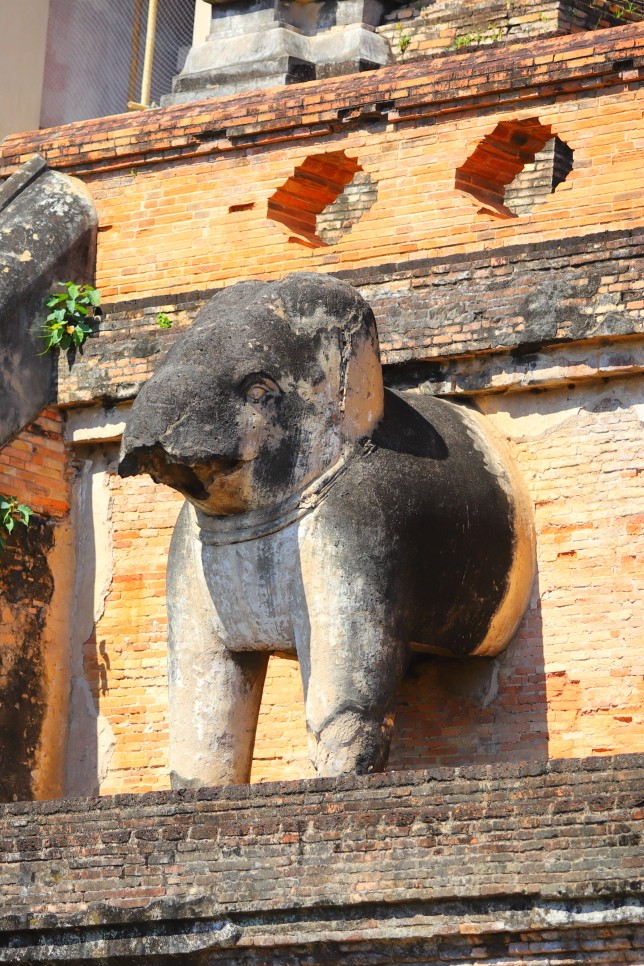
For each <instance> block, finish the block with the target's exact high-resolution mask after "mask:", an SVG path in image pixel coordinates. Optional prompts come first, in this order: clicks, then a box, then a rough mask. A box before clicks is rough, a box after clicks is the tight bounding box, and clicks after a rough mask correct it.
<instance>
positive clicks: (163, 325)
mask: <svg viewBox="0 0 644 966" xmlns="http://www.w3.org/2000/svg"><path fill="white" fill-rule="evenodd" d="M157 325H158V326H159V328H160V329H171V328H172V325H173V322H172V319H171V318H170V317H169V316H167V315H166V314H165V312H159V314H158V315H157Z"/></svg>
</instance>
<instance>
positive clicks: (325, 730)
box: [298, 608, 408, 775]
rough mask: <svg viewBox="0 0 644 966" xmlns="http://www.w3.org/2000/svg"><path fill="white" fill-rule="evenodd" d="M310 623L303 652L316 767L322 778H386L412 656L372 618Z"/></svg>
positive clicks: (329, 617)
mask: <svg viewBox="0 0 644 966" xmlns="http://www.w3.org/2000/svg"><path fill="white" fill-rule="evenodd" d="M309 617H310V619H311V618H312V619H311V632H310V638H309V641H308V647H306V646H303V647H302V648H301V649H300V648H298V652H299V656H300V668H301V672H302V680H303V683H304V694H305V701H306V724H307V732H308V737H309V754H310V756H311V761H312V762H313V764H314V766H315V769H316V771H317V773H318V775H342V774H351V773H353V774H367V773H369V772H376V771H383V770H384V768H385V766H386V764H387V758H388V756H389V746H390V743H391V736H392V732H393V727H394V713H393V707H394V702H395V698H396V692H397V689H398V685H399V683H400V681H401V679H402V676H403V674H404V671H405V668H406V666H407V661H408V649H407V647H406V646H405V645H404V644H403V643H402V642H401V641H400V640H399V639H398V638H397V637H396V636H394V635H392V634H391V633H390V632H389V631H388V629H387V628H386V627H383V625H382V624H381V623H379V622H378V621H377V620H374V619H373V618H372V616H371V615H370V614H369V613H368V612H365V611H360V612H354V613H346V612H344V613H340V614H336V615H333V614H330V613H329V612H328V611H326V612H325V610H324V609H323V608H321V609H320V611H319V612H318V613H315V614H310V615H309ZM338 618H339V619H338Z"/></svg>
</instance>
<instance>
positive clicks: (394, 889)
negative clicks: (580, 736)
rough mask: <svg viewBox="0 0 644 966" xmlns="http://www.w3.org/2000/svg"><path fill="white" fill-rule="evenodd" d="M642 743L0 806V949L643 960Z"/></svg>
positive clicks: (404, 959)
mask: <svg viewBox="0 0 644 966" xmlns="http://www.w3.org/2000/svg"><path fill="white" fill-rule="evenodd" d="M643 777H644V756H637V755H624V756H618V757H612V758H611V757H596V758H592V759H573V760H558V761H550V762H548V763H543V764H517V765H503V766H489V765H488V766H481V767H469V768H458V769H447V768H437V769H433V770H431V771H419V772H392V773H389V774H385V775H374V776H369V777H361V778H356V777H345V778H341V779H317V780H313V781H307V782H291V783H288V782H285V783H280V784H278V783H273V784H265V785H254V786H234V787H230V788H210V789H201V790H187V791H183V792H158V793H153V794H147V795H140V796H134V795H118V796H114V797H105V798H101V799H76V800H68V801H50V802H40V803H15V804H13V805H5V806H3V807H2V810H1V812H0V837H1V840H2V856H1V861H0V884H1V887H2V895H3V906H2V912H1V914H0V963H16V964H17V963H40V962H48V963H75V964H81V963H92V962H101V963H110V964H112V963H113V964H117V963H120V964H123V963H128V964H130V963H132V964H134V963H155V964H169V963H175V962H185V963H190V964H201V963H255V964H260V963H266V962H269V961H270V963H271V964H295V963H307V964H323V963H334V964H340V963H342V964H356V966H357V964H365V963H374V964H375V963H378V964H390V963H424V964H427V963H452V964H463V963H469V962H480V963H490V964H491V963H494V964H497V966H498V964H507V966H510V964H517V963H526V964H533V966H535V964H540V966H541V964H544V966H545V964H550V966H553V964H557V966H561V964H571V963H584V964H595V963H597V964H599V963H602V964H606V963H609V964H617V963H620V964H621V963H633V964H635V963H640V964H641V962H642V958H643V956H644V930H643V929H642V924H643V922H644V916H643V906H642V898H643V897H642V893H641V879H640V878H639V875H638V872H639V870H641V866H642V862H643V855H642V850H641V846H640V834H639V831H640V830H639V826H638V822H639V823H641V818H642V815H643V812H642V789H643V788H644V783H643Z"/></svg>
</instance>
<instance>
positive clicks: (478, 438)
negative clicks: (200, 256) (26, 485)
mask: <svg viewBox="0 0 644 966" xmlns="http://www.w3.org/2000/svg"><path fill="white" fill-rule="evenodd" d="M143 472H145V473H149V474H150V475H151V476H152V478H153V479H154V480H155V481H156V482H157V483H165V484H167V485H169V486H171V487H174V488H175V489H176V490H178V491H179V492H180V493H182V494H183V495H184V496H185V497H186V503H185V505H184V507H183V509H182V511H181V513H180V515H179V519H178V521H177V525H176V528H175V531H174V536H173V539H172V545H171V549H170V556H169V560H168V586H167V593H168V611H169V635H170V639H169V649H170V656H169V680H170V740H171V769H172V780H173V785H174V787H185V786H195V785H216V784H227V783H234V782H247V781H248V779H249V774H250V767H251V761H252V756H253V744H254V740H255V730H256V726H257V716H258V712H259V705H260V700H261V695H262V688H263V683H264V677H265V673H266V667H267V662H268V658H269V655H270V654H271V653H272V652H290V653H294V654H297V657H298V658H299V663H300V669H301V673H302V680H303V683H304V694H305V701H306V723H307V729H308V735H309V743H310V754H311V759H312V761H313V763H314V765H315V768H316V770H317V772H318V773H319V774H320V775H337V774H342V773H345V772H358V773H360V772H369V771H377V770H381V769H383V768H384V767H385V764H386V761H387V755H388V751H389V744H390V740H391V734H392V729H393V726H394V719H393V707H394V701H395V697H396V691H397V688H398V685H399V683H400V681H401V678H402V676H403V674H404V672H405V669H406V667H407V664H408V662H409V658H410V655H411V653H412V650H413V649H419V650H423V651H429V652H431V653H435V654H440V655H448V656H450V657H462V658H467V657H469V656H471V655H492V654H496V653H498V651H500V650H501V649H502V648H504V647H505V646H506V645H507V644H508V642H509V641H510V639H511V638H512V636H513V634H514V632H515V630H516V628H517V625H518V623H519V621H520V619H521V616H522V614H523V612H524V609H525V607H526V604H527V601H528V596H529V593H530V588H531V584H532V580H533V575H534V538H533V530H532V522H531V512H530V508H529V502H528V498H527V496H526V494H525V491H524V489H523V486H522V484H521V481H520V480H519V478H518V475H517V472H516V470H515V468H514V466H513V464H512V461H511V459H510V457H509V455H508V453H507V452H506V449H505V445H504V443H503V442H502V441H501V440H500V439H497V438H496V437H495V436H494V435H493V434H492V433H491V430H490V428H489V426H488V424H487V423H486V422H485V421H484V419H483V417H481V416H480V415H479V414H477V413H476V412H474V411H473V410H471V409H468V408H465V407H463V406H460V405H456V404H453V403H449V402H445V401H443V400H440V399H436V398H433V397H430V396H427V395H422V394H420V393H405V394H400V393H397V392H393V391H390V390H387V389H384V388H383V380H382V371H381V365H380V359H379V352H378V337H377V332H376V325H375V320H374V317H373V313H372V311H371V309H370V307H369V305H368V304H367V303H366V302H365V301H364V299H363V298H362V297H361V296H360V295H359V294H358V292H357V291H355V290H354V289H353V288H351V286H349V285H346V284H344V283H343V282H340V281H338V280H337V279H334V278H332V277H328V276H324V275H314V274H296V275H289V276H287V277H286V278H284V279H283V280H282V281H277V282H270V283H265V282H241V283H239V284H237V285H233V286H232V287H230V288H227V289H225V290H223V291H222V292H221V293H219V294H217V295H216V296H215V297H214V298H213V299H212V300H211V301H210V302H209V303H208V304H207V305H206V306H205V307H204V308H203V309H202V310H201V312H199V314H198V315H197V317H196V319H195V321H194V323H193V325H192V326H191V327H190V329H189V330H188V331H187V332H186V333H185V335H183V336H181V337H180V338H179V339H178V341H177V342H176V343H175V345H174V346H173V347H172V349H171V350H170V352H169V353H168V355H167V357H166V359H165V360H164V362H163V363H162V364H161V365H160V366H159V368H158V369H157V371H156V372H155V374H154V375H153V376H152V378H151V379H150V380H149V381H148V382H147V383H146V384H145V385H144V387H143V389H142V390H141V392H140V394H139V397H138V399H137V400H136V402H135V404H134V407H133V409H132V412H131V415H130V418H129V420H128V426H127V430H126V434H125V438H124V441H123V448H122V459H121V464H120V473H121V475H122V476H130V475H133V474H136V473H143ZM432 713H433V711H432V709H431V708H428V709H427V714H428V715H431V714H432Z"/></svg>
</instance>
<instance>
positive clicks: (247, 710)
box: [167, 504, 268, 788]
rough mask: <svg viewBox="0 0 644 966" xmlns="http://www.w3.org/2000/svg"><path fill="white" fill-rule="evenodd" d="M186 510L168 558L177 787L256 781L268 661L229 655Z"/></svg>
mask: <svg viewBox="0 0 644 966" xmlns="http://www.w3.org/2000/svg"><path fill="white" fill-rule="evenodd" d="M190 514H191V509H190V507H189V506H188V504H186V505H185V506H184V508H183V510H182V511H181V514H180V515H179V519H178V521H177V525H176V527H175V531H174V535H173V537H172V545H171V548H170V555H169V559H168V580H167V585H168V625H169V626H168V631H169V638H168V652H169V653H168V699H169V728H170V776H171V781H172V787H173V788H186V787H195V786H196V787H201V786H207V785H232V784H238V783H244V782H248V781H249V780H250V770H251V764H252V760H253V748H254V745H255V732H256V729H257V718H258V716H259V707H260V702H261V700H262V690H263V687H264V679H265V677H266V668H267V666H268V654H267V653H260V652H256V651H252V652H245V653H234V652H232V651H229V650H228V649H227V648H226V646H225V644H224V642H223V641H222V640H221V639H220V636H219V634H218V633H217V614H216V611H215V607H214V604H213V601H212V599H211V596H210V594H209V592H208V589H207V586H206V583H205V578H204V575H203V570H202V564H201V553H200V550H201V548H200V545H199V544H198V543H197V541H196V540H195V537H194V534H193V531H192V527H191V523H190V521H191V516H190Z"/></svg>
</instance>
